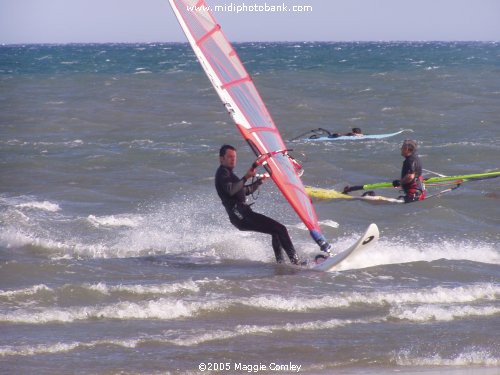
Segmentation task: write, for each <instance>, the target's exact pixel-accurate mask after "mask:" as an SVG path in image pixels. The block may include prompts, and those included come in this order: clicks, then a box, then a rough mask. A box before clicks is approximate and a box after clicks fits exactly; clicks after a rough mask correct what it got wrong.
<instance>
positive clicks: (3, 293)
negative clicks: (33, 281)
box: [0, 284, 53, 298]
mask: <svg viewBox="0 0 500 375" xmlns="http://www.w3.org/2000/svg"><path fill="white" fill-rule="evenodd" d="M41 291H47V292H52V291H53V289H52V288H49V287H48V286H47V285H45V284H39V285H33V286H32V287H29V288H23V289H17V290H0V297H7V298H12V297H18V296H31V295H34V294H37V293H39V292H41Z"/></svg>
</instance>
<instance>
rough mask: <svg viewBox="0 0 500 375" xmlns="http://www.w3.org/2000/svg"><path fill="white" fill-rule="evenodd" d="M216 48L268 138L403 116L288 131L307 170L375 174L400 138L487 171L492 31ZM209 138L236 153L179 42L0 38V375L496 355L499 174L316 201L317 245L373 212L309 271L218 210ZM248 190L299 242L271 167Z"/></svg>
mask: <svg viewBox="0 0 500 375" xmlns="http://www.w3.org/2000/svg"><path fill="white" fill-rule="evenodd" d="M236 49H237V51H238V53H239V54H240V57H241V59H242V61H243V62H244V64H245V65H246V67H247V69H248V71H249V73H250V74H251V75H252V77H253V79H254V81H255V84H256V86H257V88H258V89H259V91H260V93H261V95H262V97H263V99H264V101H265V102H266V104H267V106H268V109H269V111H270V113H271V114H272V116H273V118H274V119H275V122H276V124H277V126H278V128H279V129H280V131H281V133H282V135H283V138H284V139H285V140H289V139H292V138H294V137H295V136H297V135H298V134H301V133H303V132H305V131H307V130H309V129H313V128H318V127H323V128H326V129H329V130H332V131H335V132H345V131H349V129H350V128H351V127H360V128H362V129H363V131H364V132H365V133H371V134H377V133H389V132H395V131H398V130H400V129H412V130H413V133H404V134H402V135H399V136H395V137H393V138H388V139H384V140H371V141H359V142H349V141H344V142H342V141H337V142H326V143H321V144H317V143H315V144H313V143H308V142H301V141H298V142H287V145H288V147H289V148H291V149H293V152H291V154H292V155H293V156H295V157H296V158H297V159H298V160H299V161H300V162H301V164H302V165H303V167H304V170H305V173H304V176H303V180H304V182H305V183H306V184H309V185H314V186H320V187H333V188H336V189H339V190H341V189H342V187H343V186H344V185H346V184H351V185H355V184H363V183H372V182H379V181H391V180H393V179H395V178H397V177H398V175H399V173H400V168H401V164H402V157H401V156H400V154H399V147H400V144H401V142H402V141H403V139H405V138H406V137H411V138H414V139H416V140H417V141H418V142H419V145H420V155H421V158H422V162H423V164H424V168H427V169H430V170H433V171H437V172H439V173H443V174H447V175H455V174H466V173H475V172H483V171H493V170H499V169H500V162H499V160H500V158H499V156H500V44H498V43H332V44H327V43H283V44H273V43H246V44H238V45H236ZM223 143H230V144H233V145H234V146H236V147H237V148H238V150H239V165H238V167H237V173H239V174H240V175H241V174H243V173H244V172H245V171H246V169H247V168H248V166H249V165H250V164H251V162H252V161H253V158H254V157H253V155H252V154H251V152H250V150H249V149H248V147H247V146H246V145H245V143H244V142H243V141H242V139H241V136H240V135H239V132H238V131H237V130H236V128H235V127H234V126H233V124H232V122H231V119H230V118H229V116H228V114H227V113H225V110H224V108H223V106H222V104H221V103H220V101H219V98H218V97H217V95H216V94H215V92H214V90H213V88H212V87H211V85H210V83H209V81H208V79H207V78H206V77H205V75H204V73H203V72H202V70H201V68H200V66H199V64H198V62H197V61H196V59H195V57H194V55H193V54H192V52H191V50H190V48H189V47H188V46H187V45H185V44H139V45H63V46H59V45H26V46H1V47H0V373H2V374H67V373H73V374H88V373H92V374H114V373H126V374H139V373H140V374H160V373H161V374H165V373H167V374H169V373H171V374H177V373H179V374H181V373H182V374H184V373H190V374H191V373H200V374H201V373H206V372H204V371H203V369H212V370H214V371H213V372H212V373H245V372H246V373H248V372H260V373H273V372H276V371H274V370H276V369H277V368H276V364H277V365H283V366H288V367H281V370H283V371H281V373H292V372H293V371H294V370H295V369H296V368H298V367H299V366H300V370H299V373H304V374H329V373H335V374H365V373H373V374H387V373H398V374H416V373H436V374H437V373H440V374H442V373H448V374H453V375H458V374H460V375H462V374H488V375H489V374H498V373H499V371H500V354H499V353H500V339H499V337H500V328H499V327H500V302H499V296H500V179H492V180H486V181H477V182H470V183H466V184H463V186H461V187H460V188H459V189H456V190H454V191H453V192H451V193H448V194H445V195H443V196H440V197H437V198H434V199H429V200H427V201H424V202H421V203H418V204H410V205H370V204H367V203H365V202H359V201H353V202H349V201H342V202H316V203H315V207H316V210H317V214H318V217H319V219H320V221H321V223H322V224H323V231H324V234H325V235H326V236H327V237H328V238H329V239H331V240H332V244H333V246H334V248H335V249H337V250H340V249H343V248H345V247H347V246H348V245H349V244H350V243H352V242H353V241H354V240H355V239H356V237H357V236H358V235H359V234H360V232H362V231H363V230H364V228H365V227H366V226H367V225H368V224H369V223H371V222H375V223H377V224H378V225H379V228H380V230H381V239H380V241H379V242H378V243H377V244H376V245H375V246H374V247H373V248H371V249H370V253H369V254H368V255H366V254H365V255H364V256H360V257H357V258H352V259H350V260H349V261H347V262H345V264H343V266H342V268H341V270H339V271H336V272H331V273H318V272H313V271H307V270H300V269H295V268H292V267H289V266H286V265H280V266H279V265H276V264H274V262H273V252H272V249H271V244H270V238H269V237H267V236H265V235H261V234H255V233H246V232H239V231H237V230H236V229H235V228H233V227H232V226H231V225H230V223H229V221H228V219H227V217H226V214H225V211H224V209H223V207H222V205H221V204H220V202H219V198H218V197H217V195H216V192H215V189H214V178H213V176H214V173H215V170H216V168H217V166H218V155H217V152H218V149H219V147H220V145H221V144H223ZM379 192H380V193H383V194H386V195H387V196H397V194H398V193H397V192H396V191H392V190H388V191H379ZM253 207H254V209H255V210H256V211H258V212H262V213H265V214H267V215H269V216H271V217H274V218H276V219H278V220H279V221H281V222H283V223H284V224H286V225H287V227H288V229H289V231H290V234H291V236H292V239H293V241H294V243H295V246H296V248H297V250H298V252H299V254H300V255H301V256H302V257H303V258H311V257H313V256H314V255H315V254H316V252H317V246H316V245H315V244H314V243H313V242H312V240H311V239H310V236H309V234H308V232H307V231H306V230H304V227H303V225H301V223H300V222H299V219H298V217H297V216H296V214H295V213H294V212H293V211H292V209H291V208H290V207H289V206H288V204H287V203H286V201H285V200H284V199H283V198H282V197H281V196H280V194H279V192H278V191H277V190H276V188H274V186H273V184H272V182H269V181H268V182H266V183H265V184H264V186H263V187H262V189H261V192H260V194H259V195H258V197H257V200H256V202H255V205H254V206H253ZM201 364H205V365H206V366H207V367H206V368H203V366H202V365H201ZM273 364H275V365H273ZM200 365H201V367H200ZM292 366H296V367H292ZM264 368H265V369H264ZM222 369H223V371H222Z"/></svg>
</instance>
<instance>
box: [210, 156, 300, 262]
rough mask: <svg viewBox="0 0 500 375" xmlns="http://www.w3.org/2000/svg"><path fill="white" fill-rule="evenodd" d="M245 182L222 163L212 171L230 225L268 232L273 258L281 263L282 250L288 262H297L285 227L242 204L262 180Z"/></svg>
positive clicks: (240, 228)
mask: <svg viewBox="0 0 500 375" xmlns="http://www.w3.org/2000/svg"><path fill="white" fill-rule="evenodd" d="M245 182H246V181H245V179H244V178H239V177H238V176H236V175H235V174H234V173H233V171H232V170H231V169H229V168H227V167H224V166H222V165H221V166H220V167H219V168H218V169H217V172H216V173H215V188H216V189H217V194H219V197H220V199H221V200H222V205H223V206H224V208H225V209H226V211H227V213H228V215H229V220H230V221H231V224H233V225H234V226H235V227H236V228H238V229H239V230H243V231H255V232H260V233H266V234H270V235H271V236H272V239H273V240H272V244H273V250H274V255H275V256H276V261H277V262H278V263H281V262H283V255H282V249H284V250H285V252H286V254H287V255H288V257H289V258H290V261H291V262H292V263H294V264H297V262H298V257H297V254H296V252H295V249H294V247H293V244H292V241H291V239H290V236H289V234H288V231H287V229H286V227H285V226H284V225H282V224H280V223H278V222H277V221H276V220H273V219H271V218H269V217H267V216H265V215H262V214H258V213H256V212H253V211H252V209H251V208H250V206H249V205H248V204H247V203H246V196H247V195H249V194H252V193H253V192H254V191H256V190H257V189H258V187H259V185H261V184H262V181H260V180H257V181H255V182H254V183H253V184H251V185H245Z"/></svg>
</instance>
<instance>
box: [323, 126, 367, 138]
mask: <svg viewBox="0 0 500 375" xmlns="http://www.w3.org/2000/svg"><path fill="white" fill-rule="evenodd" d="M363 135H364V134H363V132H362V131H361V128H352V131H350V132H349V133H333V134H330V135H328V138H338V137H362V136H363Z"/></svg>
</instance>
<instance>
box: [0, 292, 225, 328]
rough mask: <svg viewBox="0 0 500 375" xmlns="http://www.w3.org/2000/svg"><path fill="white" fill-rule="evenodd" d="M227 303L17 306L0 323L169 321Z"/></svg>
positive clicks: (161, 301)
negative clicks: (43, 307)
mask: <svg viewBox="0 0 500 375" xmlns="http://www.w3.org/2000/svg"><path fill="white" fill-rule="evenodd" d="M228 305H229V302H227V301H223V300H213V301H208V302H196V301H194V302H191V301H181V300H177V299H166V298H160V299H158V300H153V301H145V302H141V303H131V302H119V303H115V304H111V305H107V306H92V307H72V308H49V309H43V310H41V309H36V310H28V309H26V310H23V309H19V310H17V311H15V312H13V313H4V314H0V322H9V323H28V324H45V323H50V322H59V323H71V322H74V321H81V320H93V319H120V320H129V319H161V320H172V319H177V318H185V317H191V316H195V315H197V314H199V313H201V312H203V311H215V310H225V309H226V308H227V306H228Z"/></svg>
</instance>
